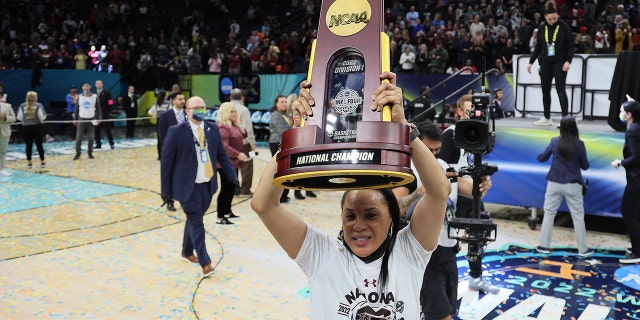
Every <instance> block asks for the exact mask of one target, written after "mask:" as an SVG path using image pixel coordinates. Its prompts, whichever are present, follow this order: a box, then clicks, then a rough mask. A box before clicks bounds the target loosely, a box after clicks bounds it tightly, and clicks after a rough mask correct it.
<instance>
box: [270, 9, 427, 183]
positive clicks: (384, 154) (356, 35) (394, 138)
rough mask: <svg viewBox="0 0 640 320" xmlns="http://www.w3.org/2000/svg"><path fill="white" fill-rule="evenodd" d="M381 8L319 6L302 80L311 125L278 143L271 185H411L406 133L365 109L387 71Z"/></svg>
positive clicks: (385, 113) (386, 113)
mask: <svg viewBox="0 0 640 320" xmlns="http://www.w3.org/2000/svg"><path fill="white" fill-rule="evenodd" d="M382 8H383V1H381V0H380V1H375V0H374V1H366V0H335V1H324V2H323V3H322V8H321V13H320V23H319V25H318V38H317V39H316V40H315V41H314V42H313V46H312V51H311V62H310V68H309V72H308V75H307V80H309V81H310V82H311V83H312V84H313V87H312V88H311V89H310V93H311V95H312V96H313V97H314V99H315V101H316V106H315V107H314V109H313V112H314V115H313V117H309V118H308V119H307V120H306V121H305V122H304V124H303V126H301V127H298V128H292V129H290V130H288V131H286V132H285V133H284V134H283V136H282V145H281V151H280V153H279V154H278V156H277V161H278V172H277V173H276V174H275V177H274V181H273V183H274V185H277V186H281V187H284V188H295V189H303V190H349V189H359V188H386V187H394V186H400V185H403V184H407V183H410V182H411V181H413V180H414V177H413V174H412V171H411V147H409V128H408V127H407V126H405V125H402V124H399V123H393V122H391V114H390V110H389V108H388V107H385V109H387V110H384V111H383V112H382V113H380V112H373V111H371V110H370V109H369V106H370V103H371V101H370V100H371V99H370V97H372V96H373V93H374V91H375V89H376V88H377V87H378V86H379V85H380V79H379V77H378V76H379V75H380V74H381V73H382V72H384V71H389V38H388V36H387V35H386V34H385V33H384V32H383V24H384V23H383V17H382V14H383V11H382Z"/></svg>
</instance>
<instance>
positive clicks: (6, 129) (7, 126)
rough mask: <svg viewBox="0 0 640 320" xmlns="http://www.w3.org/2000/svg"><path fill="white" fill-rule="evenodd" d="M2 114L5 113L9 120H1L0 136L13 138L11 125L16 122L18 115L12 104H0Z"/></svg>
mask: <svg viewBox="0 0 640 320" xmlns="http://www.w3.org/2000/svg"><path fill="white" fill-rule="evenodd" d="M0 113H4V114H5V115H6V116H7V119H0V136H2V137H10V136H11V123H13V122H16V114H15V113H14V112H13V108H12V107H11V105H10V104H8V103H4V102H0Z"/></svg>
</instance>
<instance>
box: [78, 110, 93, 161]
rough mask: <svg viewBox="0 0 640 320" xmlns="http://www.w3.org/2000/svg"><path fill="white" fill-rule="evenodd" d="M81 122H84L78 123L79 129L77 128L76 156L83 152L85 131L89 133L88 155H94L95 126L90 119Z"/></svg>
mask: <svg viewBox="0 0 640 320" xmlns="http://www.w3.org/2000/svg"><path fill="white" fill-rule="evenodd" d="M80 120H82V121H79V122H78V127H77V128H76V129H77V130H76V154H80V152H81V150H82V136H83V135H84V132H85V131H87V135H88V136H89V140H88V141H89V142H88V144H87V149H88V153H89V154H93V138H94V135H95V129H94V127H93V124H92V123H91V122H90V119H80Z"/></svg>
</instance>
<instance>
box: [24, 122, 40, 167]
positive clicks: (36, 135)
mask: <svg viewBox="0 0 640 320" xmlns="http://www.w3.org/2000/svg"><path fill="white" fill-rule="evenodd" d="M22 136H23V137H24V142H25V146H26V150H25V153H26V154H27V160H28V161H31V155H32V153H33V143H34V142H35V143H36V148H37V149H38V155H39V156H40V160H42V161H44V148H43V147H42V138H43V137H44V133H43V131H42V124H34V125H29V126H22Z"/></svg>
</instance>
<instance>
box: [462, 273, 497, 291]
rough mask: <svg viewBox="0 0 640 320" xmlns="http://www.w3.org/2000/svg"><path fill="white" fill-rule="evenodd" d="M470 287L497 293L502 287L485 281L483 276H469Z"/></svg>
mask: <svg viewBox="0 0 640 320" xmlns="http://www.w3.org/2000/svg"><path fill="white" fill-rule="evenodd" d="M469 289H470V290H475V291H480V292H483V293H490V294H496V293H498V292H500V288H498V287H496V286H494V285H491V284H489V283H486V282H484V280H483V279H482V277H479V278H469Z"/></svg>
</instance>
